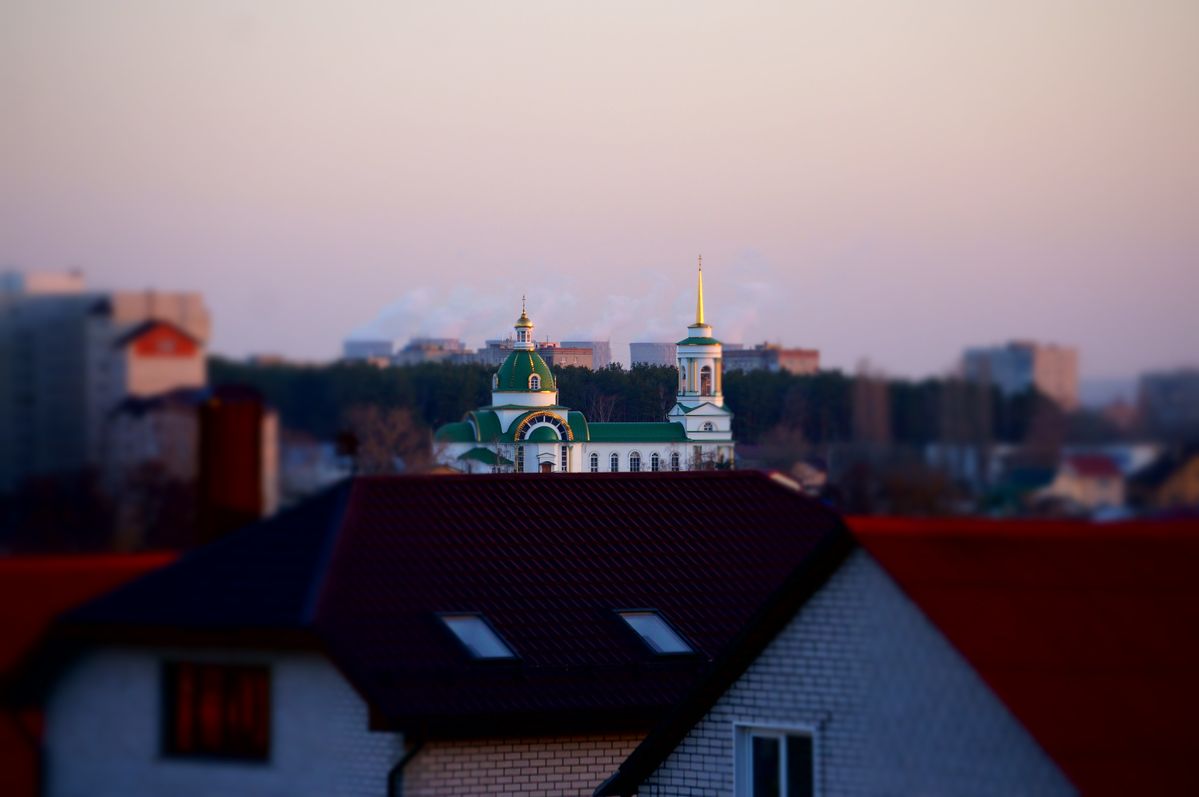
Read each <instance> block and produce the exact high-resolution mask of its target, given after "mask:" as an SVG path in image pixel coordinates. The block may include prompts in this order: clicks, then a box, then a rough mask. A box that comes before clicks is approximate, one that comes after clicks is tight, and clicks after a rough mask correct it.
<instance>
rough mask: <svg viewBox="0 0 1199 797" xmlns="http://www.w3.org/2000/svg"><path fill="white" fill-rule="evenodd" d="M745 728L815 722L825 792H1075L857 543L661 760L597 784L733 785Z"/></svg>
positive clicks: (618, 788) (682, 790)
mask: <svg viewBox="0 0 1199 797" xmlns="http://www.w3.org/2000/svg"><path fill="white" fill-rule="evenodd" d="M737 727H750V728H762V729H796V728H799V729H804V730H805V732H810V733H811V734H812V736H813V737H814V742H815V749H816V751H817V754H816V758H815V761H814V777H815V784H816V792H815V793H816V794H818V795H831V794H837V795H842V794H846V795H857V794H860V795H874V794H934V793H936V794H975V795H996V796H997V797H998V796H999V795H1009V794H1072V793H1073V792H1074V789H1073V787H1072V786H1071V785H1070V783H1069V782H1068V781H1067V780H1066V778H1065V777H1064V775H1062V773H1061V772H1060V771H1059V770H1058V768H1057V767H1056V765H1055V764H1054V763H1053V762H1052V761H1051V760H1050V758H1049V756H1048V755H1047V754H1046V753H1045V752H1044V751H1043V750H1042V749H1041V748H1040V747H1039V746H1038V745H1037V743H1036V742H1035V741H1034V740H1033V738H1032V737H1031V736H1030V735H1029V734H1028V732H1027V731H1025V730H1024V729H1023V727H1022V726H1021V725H1020V723H1019V722H1018V721H1017V720H1016V719H1015V717H1013V716H1012V714H1011V713H1010V712H1009V711H1008V710H1007V709H1006V708H1005V707H1004V706H1003V704H1002V703H1001V702H1000V701H999V700H998V699H997V698H996V697H995V696H994V694H993V693H992V692H991V691H990V690H989V689H988V688H987V686H986V684H985V683H984V682H983V681H982V679H981V678H979V677H978V676H977V675H976V674H975V673H974V671H973V670H972V669H971V668H970V666H969V665H968V664H967V663H966V662H965V660H964V659H963V658H962V657H961V656H960V655H959V654H958V653H956V652H955V651H954V650H953V648H952V647H951V646H950V644H949V643H948V642H947V641H946V640H945V638H944V637H943V636H941V635H940V633H939V632H938V631H937V630H936V628H935V627H934V626H933V625H932V624H931V623H930V622H929V621H928V620H927V619H926V618H925V617H924V615H923V614H922V613H921V612H920V610H919V609H918V608H917V607H916V606H915V605H914V604H913V603H912V602H911V601H910V600H909V599H908V598H907V597H905V596H904V594H903V593H902V592H901V591H900V590H899V589H898V588H897V587H896V586H895V584H894V583H893V582H892V581H891V580H890V578H889V577H888V576H887V575H886V573H885V572H884V571H883V569H882V568H881V567H880V566H879V565H878V563H877V562H875V561H874V560H873V559H872V558H871V556H870V555H869V554H868V553H866V552H865V551H862V550H860V549H859V550H857V551H855V552H854V553H853V554H851V555H850V557H849V558H848V559H847V560H846V561H845V563H844V564H843V565H842V566H841V567H840V568H839V569H838V570H837V572H836V573H834V574H833V575H832V577H831V578H830V579H829V580H828V581H827V582H826V583H825V585H824V586H823V587H822V588H821V589H820V590H819V591H818V592H816V593H815V595H813V596H812V597H811V598H810V599H809V600H808V601H807V603H806V604H805V605H804V606H803V608H802V609H801V610H800V611H799V612H798V613H797V614H796V615H795V616H794V618H793V619H792V620H791V621H790V622H789V623H787V624H786V626H785V627H784V628H783V629H782V631H781V632H780V633H779V634H778V635H777V636H776V637H775V638H774V639H773V641H771V642H770V644H769V645H768V646H767V647H766V648H765V649H764V650H763V651H762V653H761V655H759V656H758V657H757V658H756V659H755V660H754V661H753V663H752V664H750V665H749V667H748V668H747V669H746V670H745V671H744V673H742V675H741V676H740V677H739V678H738V679H737V680H736V681H735V682H734V683H733V684H732V685H731V686H729V688H728V689H727V690H725V692H724V693H723V694H722V695H721V696H720V697H719V698H718V699H717V700H716V701H715V702H714V703H713V704H712V705H711V708H710V709H709V710H708V711H707V713H705V714H704V715H703V717H702V718H701V719H700V720H699V721H698V722H697V723H695V724H694V725H693V726H692V728H691V729H690V730H689V731H688V732H687V734H686V736H685V737H684V738H683V739H682V741H681V742H680V743H679V744H678V745H677V747H675V749H674V750H673V752H671V753H670V754H669V755H668V756H666V758H665V759H664V760H662V761H661V763H660V764H659V765H658V766H657V768H656V769H654V770H653V771H652V772H650V773H649V774H648V775H647V776H646V777H644V779H643V780H641V781H640V783H639V784H638V783H636V782H635V779H628V780H624V781H623V782H622V783H620V784H619V785H617V784H615V783H612V784H609V785H610V788H609V789H608V790H600V791H597V794H629V793H634V792H635V793H637V794H639V795H641V796H642V797H660V796H661V797H664V796H665V795H691V794H732V793H734V776H735V766H734V759H735V756H734V740H735V729H736V728H737Z"/></svg>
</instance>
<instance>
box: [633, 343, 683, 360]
mask: <svg viewBox="0 0 1199 797" xmlns="http://www.w3.org/2000/svg"><path fill="white" fill-rule="evenodd" d="M677 357H678V345H677V344H674V343H657V342H645V341H640V342H637V343H630V344H629V365H674V364H675V360H676V359H677Z"/></svg>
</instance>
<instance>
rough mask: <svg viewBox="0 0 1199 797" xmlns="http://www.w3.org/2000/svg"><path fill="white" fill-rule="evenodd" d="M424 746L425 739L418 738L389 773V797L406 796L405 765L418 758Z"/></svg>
mask: <svg viewBox="0 0 1199 797" xmlns="http://www.w3.org/2000/svg"><path fill="white" fill-rule="evenodd" d="M424 746H425V740H424V739H421V738H418V739H417V740H416V741H415V742H414V743H413V744H412V746H411V747H409V748H408V751H407V752H405V753H404V755H403V757H402V758H401V759H400V760H399V761H397V762H395V766H393V767H392V768H391V770H390V771H389V772H388V773H387V797H404V780H403V775H404V767H406V766H408V762H409V761H411V760H412V759H414V758H416V756H417V754H418V753H420V751H421V749H422V748H424Z"/></svg>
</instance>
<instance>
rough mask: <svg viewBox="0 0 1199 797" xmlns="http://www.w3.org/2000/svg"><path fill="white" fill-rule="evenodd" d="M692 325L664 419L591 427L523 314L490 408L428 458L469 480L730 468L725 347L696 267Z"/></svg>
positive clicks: (444, 430) (448, 434) (443, 437)
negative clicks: (707, 315)
mask: <svg viewBox="0 0 1199 797" xmlns="http://www.w3.org/2000/svg"><path fill="white" fill-rule="evenodd" d="M697 291H698V292H697V296H696V303H695V323H693V324H691V325H690V326H689V327H687V337H686V338H684V339H683V340H680V341H679V342H678V369H679V384H678V396H677V401H676V403H675V405H674V407H673V408H672V409H671V410H670V412H668V413H667V415H666V419H665V420H663V421H658V422H649V423H590V422H588V420H587V418H586V416H585V415H584V414H583V413H582V412H579V411H578V410H572V409H570V408H569V407H563V406H561V405H560V404H559V403H558V385H557V382H556V381H555V380H554V374H553V372H552V371H551V370H550V368H549V366H548V365H547V364H546V362H545V360H544V359H542V357H541V355H539V354H538V353H537V350H536V346H535V344H534V339H533V322H532V320H530V319H529V316H528V314H527V313H526V312H525V310H524V309H523V308H522V309H521V313H520V318H518V319H517V320H516V325H515V330H516V336H515V338H514V340H515V343H514V344H513V350H512V353H511V354H509V355H508V357H507V359H506V360H504V363H503V365H501V366H500V368H499V370H498V371H496V373H495V374H494V375H493V376H492V378H491V405H490V406H487V407H480V408H478V409H477V410H474V411H473V412H468V413H467V414H466V416H465V417H464V418H463V419H462V420H461V421H459V422H457V423H450V424H446V425H445V426H442V427H441V428H439V429H438V430H437V432H436V433H435V434H434V436H433V446H434V456H435V457H436V459H437V461H438V462H439V463H440V464H442V465H445V466H448V467H450V468H453V469H455V470H459V471H462V472H465V473H487V472H508V471H516V472H518V473H601V472H612V473H617V472H621V473H629V472H632V473H637V472H640V471H682V470H706V469H710V468H715V467H721V468H727V467H732V465H733V462H734V458H733V445H734V444H733V430H732V421H733V413H732V412H730V411H729V410H728V408H727V407H725V406H724V396H723V394H722V391H721V362H722V358H721V345H720V341H718V340H716V339H715V338H714V337H712V327H711V326H709V325H708V323H707V322H706V321H704V273H703V265H702V263H701V265H700V269H699V277H698V288H697Z"/></svg>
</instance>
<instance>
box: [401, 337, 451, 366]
mask: <svg viewBox="0 0 1199 797" xmlns="http://www.w3.org/2000/svg"><path fill="white" fill-rule="evenodd" d="M465 353H466V345H465V344H464V343H463V342H462V341H460V340H458V339H456V338H413V339H412V340H410V341H408V345H406V346H404V348H403V349H401V350H400V351H398V352H396V354H395V356H394V357H392V362H394V363H395V364H396V365H419V364H420V363H440V362H454V361H457V360H459V359H460V358H461V357H462V355H464V354H465Z"/></svg>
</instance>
